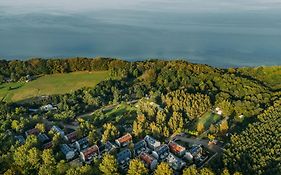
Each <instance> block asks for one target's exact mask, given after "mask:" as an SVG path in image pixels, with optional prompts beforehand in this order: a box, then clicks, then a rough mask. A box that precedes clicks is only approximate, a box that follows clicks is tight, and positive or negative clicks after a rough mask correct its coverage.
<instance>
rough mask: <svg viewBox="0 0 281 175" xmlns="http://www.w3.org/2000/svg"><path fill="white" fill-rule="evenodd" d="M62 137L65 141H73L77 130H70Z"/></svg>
mask: <svg viewBox="0 0 281 175" xmlns="http://www.w3.org/2000/svg"><path fill="white" fill-rule="evenodd" d="M64 139H65V140H66V141H67V142H70V143H73V142H75V141H76V140H77V132H76V131H74V132H71V133H69V134H67V135H65V136H64Z"/></svg>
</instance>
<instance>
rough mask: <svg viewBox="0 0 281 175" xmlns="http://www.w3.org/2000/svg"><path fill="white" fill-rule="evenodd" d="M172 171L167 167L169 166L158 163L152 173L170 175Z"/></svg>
mask: <svg viewBox="0 0 281 175" xmlns="http://www.w3.org/2000/svg"><path fill="white" fill-rule="evenodd" d="M172 174H173V170H172V169H171V168H170V167H169V165H168V164H167V163H165V162H162V163H160V164H159V165H158V166H157V168H156V170H155V171H154V175H172Z"/></svg>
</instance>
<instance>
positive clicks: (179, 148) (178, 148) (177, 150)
mask: <svg viewBox="0 0 281 175" xmlns="http://www.w3.org/2000/svg"><path fill="white" fill-rule="evenodd" d="M169 147H170V149H171V151H172V152H174V153H180V152H182V151H185V147H183V146H181V145H179V144H177V143H176V142H170V143H169Z"/></svg>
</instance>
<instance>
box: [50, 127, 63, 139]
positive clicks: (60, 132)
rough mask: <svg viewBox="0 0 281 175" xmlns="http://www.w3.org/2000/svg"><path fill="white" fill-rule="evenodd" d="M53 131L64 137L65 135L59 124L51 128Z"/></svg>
mask: <svg viewBox="0 0 281 175" xmlns="http://www.w3.org/2000/svg"><path fill="white" fill-rule="evenodd" d="M51 130H52V131H54V132H55V133H58V134H60V135H61V136H62V137H64V131H63V130H62V129H60V128H59V127H58V126H55V125H54V126H53V127H52V128H51Z"/></svg>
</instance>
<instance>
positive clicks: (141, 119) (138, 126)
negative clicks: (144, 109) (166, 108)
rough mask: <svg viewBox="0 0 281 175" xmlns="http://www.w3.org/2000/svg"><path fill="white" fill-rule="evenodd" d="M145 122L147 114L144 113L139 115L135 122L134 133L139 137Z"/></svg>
mask: <svg viewBox="0 0 281 175" xmlns="http://www.w3.org/2000/svg"><path fill="white" fill-rule="evenodd" d="M144 124H145V116H144V115H143V114H141V115H138V116H137V119H136V120H135V121H134V123H133V134H134V135H135V136H136V137H139V136H141V135H142V134H143V131H144V130H143V129H144Z"/></svg>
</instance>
